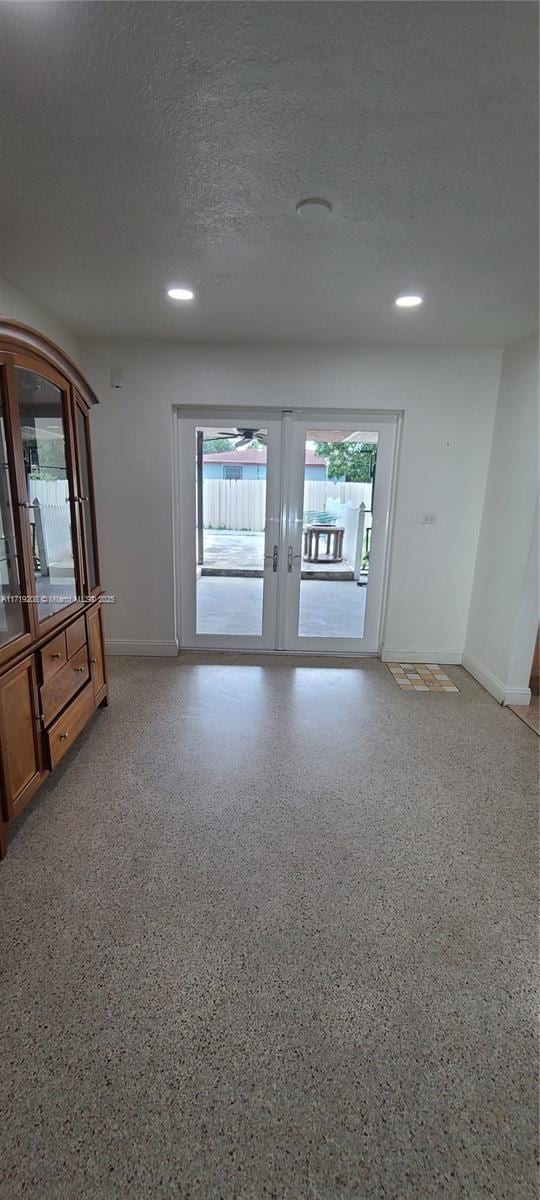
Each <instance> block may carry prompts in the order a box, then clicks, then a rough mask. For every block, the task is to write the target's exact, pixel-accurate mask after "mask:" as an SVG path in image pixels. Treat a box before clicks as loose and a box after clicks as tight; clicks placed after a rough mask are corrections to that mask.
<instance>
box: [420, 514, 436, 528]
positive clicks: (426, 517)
mask: <svg viewBox="0 0 540 1200" xmlns="http://www.w3.org/2000/svg"><path fill="white" fill-rule="evenodd" d="M420 524H421V525H436V524H437V513H422V516H421V517H420Z"/></svg>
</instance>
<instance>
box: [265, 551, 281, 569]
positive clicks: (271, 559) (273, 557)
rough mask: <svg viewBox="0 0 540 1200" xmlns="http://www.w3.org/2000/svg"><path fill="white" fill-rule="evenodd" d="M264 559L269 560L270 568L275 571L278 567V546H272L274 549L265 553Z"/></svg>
mask: <svg viewBox="0 0 540 1200" xmlns="http://www.w3.org/2000/svg"><path fill="white" fill-rule="evenodd" d="M264 561H265V562H271V563H272V570H273V571H277V569H278V548H277V546H274V549H273V550H272V553H271V554H265V556H264Z"/></svg>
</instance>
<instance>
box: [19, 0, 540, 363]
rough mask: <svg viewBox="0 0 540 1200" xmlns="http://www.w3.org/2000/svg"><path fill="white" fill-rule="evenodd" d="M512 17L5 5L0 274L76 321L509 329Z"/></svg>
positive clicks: (172, 326)
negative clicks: (303, 213)
mask: <svg viewBox="0 0 540 1200" xmlns="http://www.w3.org/2000/svg"><path fill="white" fill-rule="evenodd" d="M536 19H537V10H536V5H535V4H534V3H528V2H520V0H518V2H510V3H504V2H501V3H494V2H492V0H487V2H485V3H484V2H483V0H480V2H475V3H468V2H465V3H459V2H457V3H452V2H443V3H429V2H425V3H408V2H407V0H404V2H398V3H381V2H374V3H370V2H363V3H340V2H337V3H324V2H323V3H314V4H311V3H298V4H297V3H293V2H289V3H272V2H267V3H238V4H237V3H221V2H220V0H218V2H217V3H213V2H210V3H195V4H192V3H134V4H130V3H123V2H122V0H117V2H115V3H86V2H85V0H82V2H80V3H77V2H75V3H72V2H71V0H68V2H67V3H55V2H49V3H44V4H34V3H31V2H30V3H25V4H21V3H3V4H1V5H0V80H1V85H0V91H1V97H2V114H1V119H0V145H1V163H2V181H1V187H0V220H1V246H0V249H1V256H0V257H1V261H0V274H2V275H4V276H5V277H6V278H7V279H8V280H9V282H11V283H12V284H15V285H16V286H18V287H19V288H21V289H22V290H23V291H25V292H26V293H27V294H28V295H30V296H31V297H32V299H34V300H35V301H37V302H40V303H41V304H43V305H44V306H45V307H47V308H48V309H49V311H50V312H51V313H52V314H54V315H55V316H56V317H58V318H59V319H61V320H63V321H64V322H65V323H66V324H67V325H68V326H70V327H71V328H73V329H74V330H75V331H77V332H79V333H80V334H83V335H85V334H89V335H102V334H104V335H127V336H131V335H137V336H138V335H146V336H159V337H174V338H182V339H190V340H191V339H204V340H207V339H219V340H232V341H236V342H238V341H245V340H250V341H271V342H276V341H280V342H281V341H299V342H306V341H307V342H309V341H316V340H322V341H325V342H352V343H360V344H362V343H378V344H404V345H439V346H442V345H496V346H499V345H504V344H507V343H508V342H510V341H513V340H515V339H516V338H518V337H520V336H521V335H523V334H525V333H527V332H529V331H530V330H531V329H532V328H533V327H534V325H535V322H536V294H535V291H536V278H537V269H536V256H535V239H536V230H537V222H536V179H537V168H536V115H537V99H536V80H537V64H536V33H535V24H536ZM313 194H315V195H320V196H324V197H327V198H328V199H329V200H331V202H332V204H333V213H332V215H331V216H330V217H329V218H327V219H326V221H323V222H322V223H321V224H315V225H314V224H312V223H310V222H309V221H308V220H306V219H304V218H301V217H299V216H297V215H296V212H295V205H296V203H297V201H298V200H299V199H300V198H301V197H305V196H308V195H313ZM170 283H179V284H182V283H187V284H188V285H191V286H193V288H194V289H195V291H196V294H197V299H196V303H194V304H192V305H191V306H189V307H188V306H180V305H173V304H171V302H170V301H168V300H167V299H166V298H165V295H164V289H165V287H166V285H167V284H170ZM402 291H420V292H421V293H423V294H424V295H425V297H426V303H425V305H424V307H423V308H422V309H421V310H416V311H414V312H412V311H410V312H399V311H396V310H395V309H394V308H393V307H392V301H393V299H394V296H395V295H396V294H397V293H399V292H402Z"/></svg>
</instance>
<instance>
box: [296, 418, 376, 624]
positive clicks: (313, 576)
mask: <svg viewBox="0 0 540 1200" xmlns="http://www.w3.org/2000/svg"><path fill="white" fill-rule="evenodd" d="M376 456H377V434H376V433H369V432H363V431H362V430H358V431H355V432H353V433H351V432H347V431H343V430H338V429H317V430H307V433H306V441H305V454H304V512H303V526H302V574H301V582H300V611H299V621H298V632H299V634H300V636H301V637H320V638H361V637H362V636H363V632H364V618H365V611H366V594H367V586H368V579H369V547H370V539H371V519H372V511H371V508H372V505H371V500H372V493H373V478H374V471H375V462H376Z"/></svg>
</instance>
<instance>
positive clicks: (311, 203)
mask: <svg viewBox="0 0 540 1200" xmlns="http://www.w3.org/2000/svg"><path fill="white" fill-rule="evenodd" d="M296 211H297V213H298V216H299V217H304V218H307V219H308V220H309V221H320V220H322V219H323V218H325V217H328V216H329V215H330V213H331V212H332V205H331V204H330V201H329V200H324V199H323V198H322V196H306V198H305V200H299V201H298V204H297V205H296Z"/></svg>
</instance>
